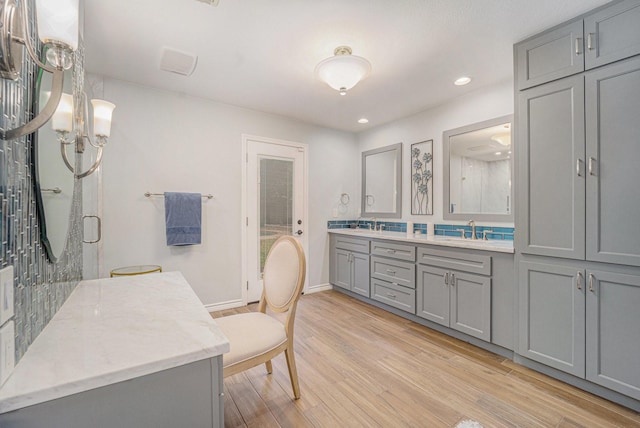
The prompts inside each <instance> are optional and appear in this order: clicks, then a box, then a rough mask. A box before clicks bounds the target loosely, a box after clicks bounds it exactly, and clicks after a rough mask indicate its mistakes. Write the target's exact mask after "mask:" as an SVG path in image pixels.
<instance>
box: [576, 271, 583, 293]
mask: <svg viewBox="0 0 640 428" xmlns="http://www.w3.org/2000/svg"><path fill="white" fill-rule="evenodd" d="M576 286H577V287H578V290H582V272H578V274H577V275H576Z"/></svg>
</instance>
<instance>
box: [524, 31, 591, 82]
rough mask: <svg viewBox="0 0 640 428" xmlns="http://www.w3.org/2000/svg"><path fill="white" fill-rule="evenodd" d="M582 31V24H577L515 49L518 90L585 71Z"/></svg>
mask: <svg viewBox="0 0 640 428" xmlns="http://www.w3.org/2000/svg"><path fill="white" fill-rule="evenodd" d="M582 31H583V26H582V21H581V20H580V21H575V22H571V23H569V24H565V25H563V26H561V27H559V28H556V29H554V30H551V31H548V32H546V33H544V34H542V35H540V36H538V37H535V38H532V39H529V40H528V41H526V42H524V43H520V44H518V45H516V51H515V55H516V58H517V61H516V67H517V71H518V77H519V78H518V89H526V88H530V87H532V86H536V85H540V84H542V83H546V82H551V81H552V80H556V79H561V78H563V77H566V76H571V75H572V74H577V73H580V72H581V71H583V70H584V56H583V51H584V47H583V39H582Z"/></svg>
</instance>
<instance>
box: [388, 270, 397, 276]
mask: <svg viewBox="0 0 640 428" xmlns="http://www.w3.org/2000/svg"><path fill="white" fill-rule="evenodd" d="M387 273H390V274H391V275H395V274H396V271H395V270H391V269H387Z"/></svg>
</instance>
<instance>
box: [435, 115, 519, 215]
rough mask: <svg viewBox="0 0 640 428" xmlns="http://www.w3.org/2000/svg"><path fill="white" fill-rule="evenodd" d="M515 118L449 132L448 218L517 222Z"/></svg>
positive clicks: (446, 150) (445, 149) (446, 165)
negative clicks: (514, 195) (513, 185)
mask: <svg viewBox="0 0 640 428" xmlns="http://www.w3.org/2000/svg"><path fill="white" fill-rule="evenodd" d="M512 123H513V115H508V116H502V117H498V118H495V119H491V120H487V121H484V122H480V123H474V124H472V125H468V126H463V127H461V128H456V129H451V130H449V131H445V132H444V134H443V138H442V143H443V153H444V210H443V211H444V218H445V219H448V220H465V221H468V220H481V221H504V222H512V221H513V205H512V201H513V190H512V189H513V187H512V185H511V183H512V177H513V155H512V151H513V150H512V148H513V147H512V144H511V141H512V140H511V128H512V126H511V124H512Z"/></svg>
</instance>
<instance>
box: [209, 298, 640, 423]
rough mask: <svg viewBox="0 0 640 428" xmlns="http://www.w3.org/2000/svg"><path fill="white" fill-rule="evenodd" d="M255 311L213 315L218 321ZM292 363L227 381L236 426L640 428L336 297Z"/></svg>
mask: <svg viewBox="0 0 640 428" xmlns="http://www.w3.org/2000/svg"><path fill="white" fill-rule="evenodd" d="M249 310H255V305H250V306H249V307H248V308H239V309H233V310H227V311H220V312H216V313H213V314H212V316H213V317H214V318H216V317H220V316H225V315H231V314H234V313H240V312H246V311H249ZM295 352H296V362H297V366H298V375H299V377H300V388H301V393H302V398H301V399H300V400H296V401H294V400H293V399H292V397H293V395H292V391H291V384H290V382H289V375H288V373H287V366H286V362H285V359H284V355H280V356H278V357H276V358H275V359H274V360H273V374H272V375H267V374H266V371H265V368H264V366H259V367H255V368H253V369H251V370H248V371H246V372H244V373H240V374H237V375H235V376H231V377H229V378H226V379H225V381H224V390H225V402H224V411H225V426H226V427H296V428H297V427H454V426H455V425H456V424H457V423H458V422H460V421H462V420H465V419H471V420H475V421H478V422H480V423H481V424H482V425H483V426H484V427H487V428H489V427H563V428H569V427H640V414H638V413H636V412H634V411H632V410H629V409H627V408H625V407H622V406H619V405H617V404H614V403H611V402H609V401H607V400H604V399H601V398H599V397H596V396H594V395H591V394H589V393H587V392H584V391H581V390H579V389H577V388H574V387H572V386H569V385H566V384H564V383H562V382H560V381H557V380H554V379H552V378H549V377H547V376H545V375H542V374H540V373H537V372H535V371H533V370H529V369H527V368H525V367H522V366H519V365H517V364H515V363H513V362H511V361H510V360H507V359H505V358H503V357H500V356H497V355H494V354H492V353H490V352H487V351H484V350H481V349H479V348H476V347H474V346H472V345H469V344H467V343H464V342H461V341H459V340H456V339H454V338H451V337H449V336H446V335H444V334H441V333H438V332H436V331H433V330H431V329H429V328H426V327H423V326H421V325H418V324H416V323H413V322H411V321H407V320H405V319H403V318H400V317H398V316H395V315H393V314H390V313H388V312H386V311H383V310H380V309H378V308H375V307H373V306H371V305H367V304H366V303H362V302H360V301H358V300H356V299H352V298H351V297H348V296H345V295H343V294H341V293H338V292H335V291H326V292H321V293H315V294H310V295H306V296H302V298H301V299H300V302H299V304H298V311H297V315H296V323H295Z"/></svg>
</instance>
